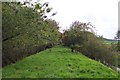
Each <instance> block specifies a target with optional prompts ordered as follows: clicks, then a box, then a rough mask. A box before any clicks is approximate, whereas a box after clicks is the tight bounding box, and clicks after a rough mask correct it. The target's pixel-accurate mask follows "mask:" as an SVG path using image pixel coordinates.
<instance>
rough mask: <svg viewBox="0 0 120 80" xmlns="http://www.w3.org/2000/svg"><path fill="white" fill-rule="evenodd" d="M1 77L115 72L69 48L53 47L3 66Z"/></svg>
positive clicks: (90, 75) (107, 74)
mask: <svg viewBox="0 0 120 80" xmlns="http://www.w3.org/2000/svg"><path fill="white" fill-rule="evenodd" d="M2 71H3V74H2V77H3V78H50V77H54V78H109V77H111V78H115V77H117V72H115V71H114V70H112V69H110V68H108V67H106V66H105V65H103V64H101V63H99V62H97V61H94V60H91V59H89V58H87V57H85V56H83V55H82V54H80V53H77V54H75V53H72V52H71V50H70V49H69V48H64V47H54V48H52V49H51V51H50V49H48V50H45V51H42V52H40V53H37V54H34V55H32V56H29V57H27V58H24V59H23V60H21V61H19V62H17V63H15V64H11V65H8V66H6V67H4V68H3V70H2Z"/></svg>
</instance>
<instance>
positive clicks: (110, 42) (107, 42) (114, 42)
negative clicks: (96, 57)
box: [104, 40, 118, 45]
mask: <svg viewBox="0 0 120 80" xmlns="http://www.w3.org/2000/svg"><path fill="white" fill-rule="evenodd" d="M104 43H105V44H110V45H111V44H117V43H118V42H117V41H106V40H105V41H104Z"/></svg>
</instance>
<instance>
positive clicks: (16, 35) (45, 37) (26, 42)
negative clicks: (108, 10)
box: [2, 3, 60, 66]
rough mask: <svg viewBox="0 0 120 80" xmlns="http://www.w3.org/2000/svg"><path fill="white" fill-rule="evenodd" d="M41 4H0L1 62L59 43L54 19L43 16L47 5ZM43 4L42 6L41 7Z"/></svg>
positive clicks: (9, 61) (11, 61)
mask: <svg viewBox="0 0 120 80" xmlns="http://www.w3.org/2000/svg"><path fill="white" fill-rule="evenodd" d="M45 4H46V5H45ZM45 4H44V5H42V4H36V5H34V6H33V7H28V6H26V4H21V3H3V4H2V27H3V28H2V31H3V34H2V37H3V39H2V41H3V44H2V46H3V48H2V49H3V50H2V52H3V53H2V66H5V65H8V64H10V63H15V62H16V61H18V60H20V59H22V58H24V57H26V56H29V55H31V54H35V53H37V52H39V51H42V50H44V49H46V48H51V47H52V46H55V45H56V44H58V43H59V40H60V32H59V31H58V29H59V27H58V23H57V22H56V21H54V20H50V19H47V18H46V17H45V18H44V15H45V11H46V9H48V8H49V7H48V4H47V3H45ZM43 6H45V8H46V9H45V8H44V9H42V8H41V7H43ZM37 10H40V11H41V12H38V11H37ZM40 14H43V15H40ZM46 14H47V13H46Z"/></svg>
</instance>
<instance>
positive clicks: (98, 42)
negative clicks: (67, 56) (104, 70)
mask: <svg viewBox="0 0 120 80" xmlns="http://www.w3.org/2000/svg"><path fill="white" fill-rule="evenodd" d="M93 29H94V28H93V26H92V25H91V24H90V23H81V22H79V21H76V22H74V23H73V24H72V25H71V28H70V29H69V30H66V31H65V32H64V34H63V36H64V37H63V39H62V41H63V43H64V46H68V47H70V48H71V49H72V52H73V51H74V50H76V51H79V52H81V53H82V54H84V55H86V56H87V57H89V58H92V59H95V60H97V61H100V62H102V63H104V64H106V65H108V66H117V54H116V53H115V52H114V51H113V49H112V47H110V46H108V45H106V44H104V41H103V38H102V37H99V36H96V35H95V33H94V30H93Z"/></svg>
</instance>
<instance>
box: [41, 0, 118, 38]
mask: <svg viewBox="0 0 120 80" xmlns="http://www.w3.org/2000/svg"><path fill="white" fill-rule="evenodd" d="M40 1H42V0H40ZM43 1H44V2H49V6H51V7H53V12H55V11H57V15H55V16H54V17H52V19H55V20H56V21H57V22H59V26H60V27H61V30H63V29H67V28H69V25H70V24H71V23H72V22H74V21H80V22H86V23H87V22H91V24H92V25H94V26H95V27H96V31H97V34H98V35H103V37H105V38H110V39H113V38H114V36H115V35H116V32H117V30H118V1H119V0H43Z"/></svg>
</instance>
